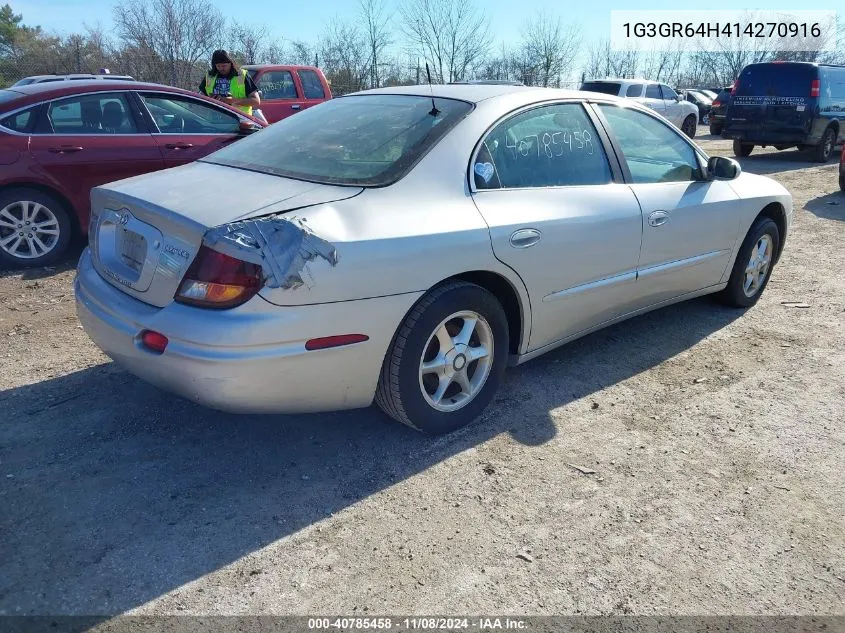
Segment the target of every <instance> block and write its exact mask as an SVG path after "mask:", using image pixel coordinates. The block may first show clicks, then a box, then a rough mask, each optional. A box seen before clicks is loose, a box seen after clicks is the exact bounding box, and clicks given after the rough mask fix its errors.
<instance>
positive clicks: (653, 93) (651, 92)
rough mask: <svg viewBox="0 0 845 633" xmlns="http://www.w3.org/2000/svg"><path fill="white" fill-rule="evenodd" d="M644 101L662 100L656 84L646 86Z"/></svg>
mask: <svg viewBox="0 0 845 633" xmlns="http://www.w3.org/2000/svg"><path fill="white" fill-rule="evenodd" d="M645 98H646V99H662V98H663V97H661V96H660V86H659V85H657V84H648V86H646V89H645Z"/></svg>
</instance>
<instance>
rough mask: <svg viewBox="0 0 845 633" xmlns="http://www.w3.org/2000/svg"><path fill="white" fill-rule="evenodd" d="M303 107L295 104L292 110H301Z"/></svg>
mask: <svg viewBox="0 0 845 633" xmlns="http://www.w3.org/2000/svg"><path fill="white" fill-rule="evenodd" d="M301 107H302V106H301V105H299V104H298V103H294V104H293V105H292V106H291V107H290V109H291V110H299V109H300V108H301Z"/></svg>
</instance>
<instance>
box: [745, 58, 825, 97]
mask: <svg viewBox="0 0 845 633" xmlns="http://www.w3.org/2000/svg"><path fill="white" fill-rule="evenodd" d="M814 79H818V68H817V67H816V66H811V65H809V64H751V65H750V66H746V67H745V68H744V69H743V71H742V73H740V75H739V86H738V87H737V89H736V92H735V93H734V96H735V97H758V98H767V97H809V96H810V89H811V88H812V84H813V80H814Z"/></svg>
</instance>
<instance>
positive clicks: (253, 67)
mask: <svg viewBox="0 0 845 633" xmlns="http://www.w3.org/2000/svg"><path fill="white" fill-rule="evenodd" d="M241 68H245V69H247V70H261V69H262V68H285V69H291V70H320V69H319V68H317V66H303V65H302V64H244V65H243V66H241ZM320 72H323V71H322V70H320Z"/></svg>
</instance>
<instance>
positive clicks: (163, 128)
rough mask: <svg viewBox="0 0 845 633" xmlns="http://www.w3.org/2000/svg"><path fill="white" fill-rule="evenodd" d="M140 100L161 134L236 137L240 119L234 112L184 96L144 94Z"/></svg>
mask: <svg viewBox="0 0 845 633" xmlns="http://www.w3.org/2000/svg"><path fill="white" fill-rule="evenodd" d="M141 99H142V100H143V101H144V104H145V105H146V106H147V110H148V111H149V113H150V115H151V116H152V117H153V121H155V124H156V126H158V129H159V132H161V133H162V134H235V133H236V132H238V129H239V126H240V119H239V118H238V117H237V115H236V114H234V113H233V112H228V111H226V110H224V109H223V108H215V107H214V106H213V105H211V104H210V103H205V102H203V101H200V100H198V99H191V98H190V97H183V96H181V95H162V94H142V95H141Z"/></svg>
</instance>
